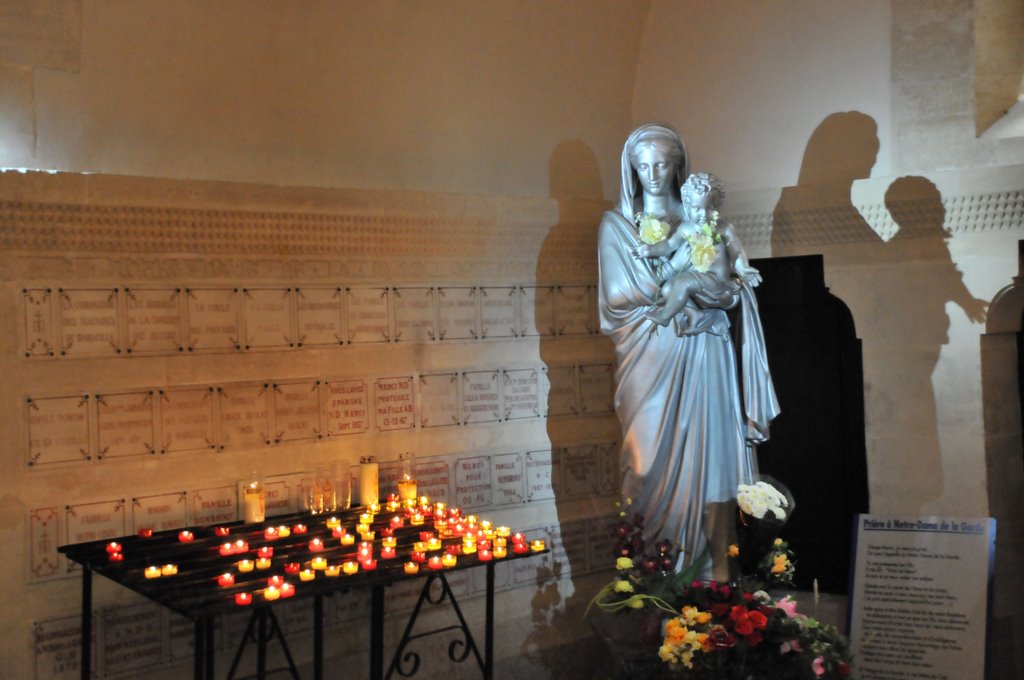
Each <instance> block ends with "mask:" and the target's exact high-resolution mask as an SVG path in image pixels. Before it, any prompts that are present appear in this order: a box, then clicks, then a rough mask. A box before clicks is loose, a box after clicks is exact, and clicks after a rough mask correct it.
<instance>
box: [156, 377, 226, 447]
mask: <svg viewBox="0 0 1024 680" xmlns="http://www.w3.org/2000/svg"><path fill="white" fill-rule="evenodd" d="M213 394H214V392H213V388H212V387H196V388H186V389H173V390H160V434H161V442H160V452H161V453H176V452H180V451H203V450H209V449H213V448H216V445H215V443H214V439H213V436H214V435H213Z"/></svg>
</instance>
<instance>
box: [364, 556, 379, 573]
mask: <svg viewBox="0 0 1024 680" xmlns="http://www.w3.org/2000/svg"><path fill="white" fill-rule="evenodd" d="M362 565H363V570H364V571H373V570H374V569H376V568H377V560H375V559H372V558H371V559H368V560H363V561H362Z"/></svg>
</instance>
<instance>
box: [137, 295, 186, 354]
mask: <svg viewBox="0 0 1024 680" xmlns="http://www.w3.org/2000/svg"><path fill="white" fill-rule="evenodd" d="M124 299H125V319H126V320H127V323H128V343H127V347H126V348H125V351H126V352H128V353H129V354H171V353H172V352H178V351H180V350H181V349H182V345H183V343H182V340H181V337H182V335H181V331H182V314H181V299H182V296H181V293H180V292H179V291H178V289H176V288H125V289H124Z"/></svg>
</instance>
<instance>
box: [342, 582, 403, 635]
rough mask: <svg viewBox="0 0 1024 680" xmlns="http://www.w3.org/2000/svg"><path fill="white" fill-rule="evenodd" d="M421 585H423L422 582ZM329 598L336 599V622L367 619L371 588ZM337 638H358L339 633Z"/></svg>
mask: <svg viewBox="0 0 1024 680" xmlns="http://www.w3.org/2000/svg"><path fill="white" fill-rule="evenodd" d="M417 583H418V581H417ZM420 585H421V587H422V584H420ZM328 600H333V601H334V622H335V623H351V622H352V621H358V620H360V619H363V620H365V619H366V612H368V611H370V606H371V605H370V589H369V588H365V589H363V590H354V591H352V592H349V593H345V596H344V597H330V598H328ZM335 639H336V640H337V641H348V640H349V639H351V640H353V641H354V640H355V639H356V638H355V636H347V635H338V636H336V638H335ZM358 644H359V645H360V646H361V645H364V644H366V643H365V642H361V641H360V642H359V643H358ZM363 649H365V648H363Z"/></svg>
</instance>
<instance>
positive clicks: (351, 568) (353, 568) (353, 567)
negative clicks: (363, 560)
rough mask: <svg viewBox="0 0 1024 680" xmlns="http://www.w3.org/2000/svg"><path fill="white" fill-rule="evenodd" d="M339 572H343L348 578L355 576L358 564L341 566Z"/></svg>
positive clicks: (347, 563)
mask: <svg viewBox="0 0 1024 680" xmlns="http://www.w3.org/2000/svg"><path fill="white" fill-rule="evenodd" d="M341 570H342V571H344V572H345V573H346V574H348V575H349V576H351V575H352V574H355V573H357V572H358V571H359V563H358V562H346V563H345V564H343V565H341Z"/></svg>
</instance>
